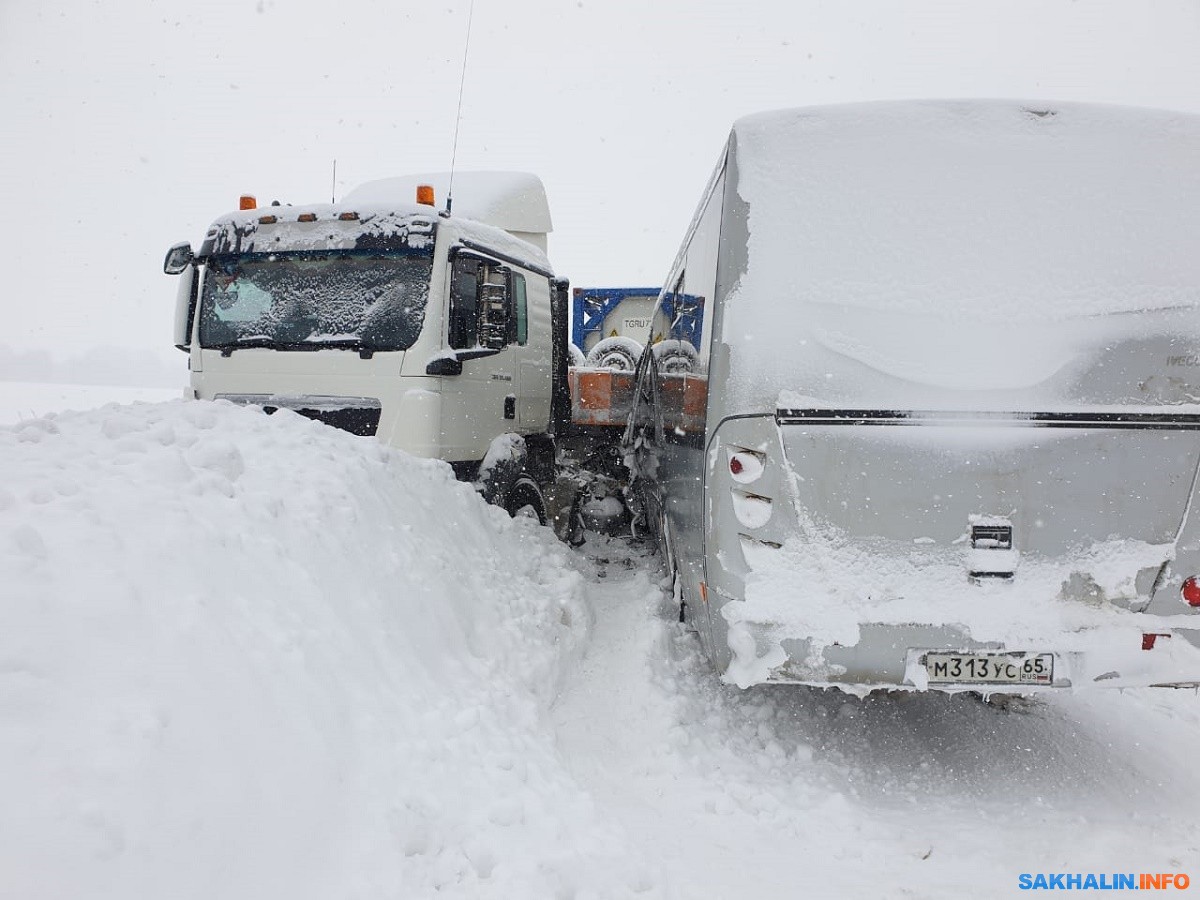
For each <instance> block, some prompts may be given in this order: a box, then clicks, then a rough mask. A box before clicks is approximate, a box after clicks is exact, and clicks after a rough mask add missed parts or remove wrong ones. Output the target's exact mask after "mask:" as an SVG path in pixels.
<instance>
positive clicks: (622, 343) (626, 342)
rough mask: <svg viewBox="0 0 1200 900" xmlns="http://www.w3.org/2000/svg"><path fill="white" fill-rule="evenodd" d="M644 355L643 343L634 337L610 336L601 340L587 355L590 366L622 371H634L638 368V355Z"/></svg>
mask: <svg viewBox="0 0 1200 900" xmlns="http://www.w3.org/2000/svg"><path fill="white" fill-rule="evenodd" d="M641 355H642V345H641V344H639V343H638V342H637V341H635V340H634V339H633V338H627V337H609V338H605V339H604V340H602V341H600V343H598V344H596V346H595V347H593V348H592V351H591V352H590V353H589V354H588V355H587V362H588V365H589V366H595V367H596V368H597V369H616V370H618V371H621V372H632V371H633V370H634V369H635V368H637V361H638V357H640V356H641Z"/></svg>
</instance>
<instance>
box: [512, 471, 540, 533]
mask: <svg viewBox="0 0 1200 900" xmlns="http://www.w3.org/2000/svg"><path fill="white" fill-rule="evenodd" d="M504 508H505V509H506V510H507V511H508V514H509V515H510V516H512V517H513V518H514V519H516V518H519V517H524V518H529V519H537V522H538V524H539V525H545V524H546V500H545V498H544V497H543V496H542V489H541V488H539V487H538V485H537V482H536V481H534V480H533V479H532V478H530V477H529V476H528V475H522V476H520V477H519V478H518V479H517V480H516V481H514V482H513V484H512V487H511V488H509V489H508V493H507V495H506V496H505V498H504Z"/></svg>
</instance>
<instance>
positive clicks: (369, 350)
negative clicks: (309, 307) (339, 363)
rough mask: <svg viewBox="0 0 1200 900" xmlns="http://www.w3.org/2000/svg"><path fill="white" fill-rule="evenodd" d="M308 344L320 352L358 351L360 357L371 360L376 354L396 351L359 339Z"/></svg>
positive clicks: (340, 339) (310, 342) (342, 339)
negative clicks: (325, 350) (327, 350)
mask: <svg viewBox="0 0 1200 900" xmlns="http://www.w3.org/2000/svg"><path fill="white" fill-rule="evenodd" d="M308 344H309V345H310V346H312V347H315V348H317V349H318V350H324V349H326V348H329V349H332V350H357V351H358V355H359V357H360V358H362V359H370V358H371V357H372V356H374V355H375V354H376V353H381V352H385V351H388V350H395V349H396V348H395V347H380V346H379V345H378V344H371V343H368V342H367V341H361V340H359V339H358V338H337V339H335V340H332V341H320V340H317V341H309V342H308Z"/></svg>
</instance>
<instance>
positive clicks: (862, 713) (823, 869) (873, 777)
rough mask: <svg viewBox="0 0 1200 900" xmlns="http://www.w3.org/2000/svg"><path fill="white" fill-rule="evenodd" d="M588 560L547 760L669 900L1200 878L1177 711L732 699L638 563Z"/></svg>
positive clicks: (1083, 701) (1197, 722)
mask: <svg viewBox="0 0 1200 900" xmlns="http://www.w3.org/2000/svg"><path fill="white" fill-rule="evenodd" d="M583 552H584V553H585V554H588V555H591V556H593V557H599V558H600V559H604V560H608V562H604V563H594V564H595V566H596V573H597V574H598V573H599V572H604V573H605V577H603V578H598V577H597V578H593V579H592V581H591V582H590V585H589V591H590V595H591V605H592V607H593V609H594V610H595V615H596V618H597V623H596V627H595V631H594V634H593V636H592V640H591V642H590V644H589V647H588V650H587V655H586V657H585V659H584V660H583V662H582V663H581V665H580V666H579V667H578V669H577V670H576V671H575V673H574V675H573V677H572V679H571V681H570V683H569V685H568V687H567V689H566V690H565V691H564V693H563V694H562V696H561V697H560V698H559V700H558V702H557V703H556V705H555V707H554V721H555V727H556V729H557V732H558V743H559V748H560V751H561V752H562V754H563V756H564V758H565V759H566V761H567V765H568V767H569V768H570V770H571V772H572V773H573V774H574V775H575V777H576V778H577V779H578V780H579V781H580V783H581V784H582V785H583V786H585V787H586V789H587V790H588V791H589V792H590V793H591V794H592V796H593V797H594V798H595V801H596V803H597V804H598V806H599V808H600V809H601V811H602V812H603V815H604V817H605V818H607V819H611V820H613V821H616V822H620V823H621V824H622V827H623V828H624V829H625V831H626V833H627V834H628V835H629V837H630V839H631V843H632V844H633V845H634V846H636V847H637V848H639V851H640V852H641V853H642V854H643V855H644V856H645V858H646V859H647V860H650V861H652V863H653V864H656V865H657V867H658V872H659V877H660V879H661V884H662V885H664V886H665V888H666V892H667V895H668V896H670V897H679V898H686V897H695V896H702V895H703V896H720V897H746V898H756V900H766V898H775V897H779V898H795V897H798V896H814V897H963V896H982V897H995V896H1009V895H1017V894H1019V893H1020V891H1019V890H1018V885H1017V877H1018V875H1019V874H1020V873H1036V872H1081V873H1087V872H1095V873H1101V872H1107V873H1113V872H1142V871H1150V872H1158V871H1164V872H1166V871H1184V872H1192V873H1195V872H1196V871H1198V870H1200V833H1198V832H1197V829H1196V827H1195V826H1196V822H1197V812H1198V811H1200V775H1198V773H1197V769H1196V766H1195V765H1194V760H1195V759H1196V755H1197V752H1200V700H1198V699H1197V697H1196V695H1195V694H1194V693H1193V692H1191V691H1128V692H1125V693H1116V692H1098V693H1090V694H1083V695H1077V696H1063V697H1055V698H1051V699H1045V700H1043V699H1038V700H1031V701H1027V702H1020V703H1016V704H1013V705H1011V706H1010V707H1008V708H1001V707H1000V706H998V705H991V704H985V703H983V702H981V701H980V700H978V699H975V698H972V697H969V696H965V695H960V696H954V697H949V696H942V695H936V694H935V695H915V694H892V695H889V694H879V695H872V696H870V697H868V698H866V699H863V700H859V699H856V698H854V697H849V696H845V695H842V694H840V693H838V692H821V691H815V690H812V689H808V688H803V687H794V686H775V687H762V688H755V689H751V690H749V691H740V690H738V689H737V688H735V687H730V686H726V685H722V684H720V683H719V682H718V681H717V680H716V679H715V677H714V676H713V675H712V674H711V672H710V671H708V670H707V668H706V665H705V663H704V662H703V658H702V656H701V654H700V651H699V645H698V643H697V642H696V640H695V638H694V636H693V635H692V634H690V633H688V632H687V631H686V630H685V629H684V628H683V626H681V625H678V624H677V623H675V622H674V621H673V618H674V616H673V610H671V609H670V608H669V602H668V601H666V600H665V594H664V592H663V590H662V588H661V586H660V585H659V584H657V583H656V579H657V578H658V576H659V574H660V573H659V572H658V570H657V567H656V560H655V558H654V557H652V556H649V555H647V553H646V551H645V549H644V548H638V547H632V548H628V549H627V550H625V551H624V552H623V550H622V547H621V546H620V544H619V543H618V542H613V541H603V540H601V541H599V542H594V543H592V544H590V545H586V546H585V547H584V548H583Z"/></svg>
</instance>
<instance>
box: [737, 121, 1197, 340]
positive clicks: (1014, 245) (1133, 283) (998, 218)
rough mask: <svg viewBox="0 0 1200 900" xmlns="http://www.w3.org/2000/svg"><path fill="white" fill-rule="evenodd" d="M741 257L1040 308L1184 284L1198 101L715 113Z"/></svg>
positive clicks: (992, 303)
mask: <svg viewBox="0 0 1200 900" xmlns="http://www.w3.org/2000/svg"><path fill="white" fill-rule="evenodd" d="M733 143H734V154H735V155H736V160H737V170H738V173H739V180H738V183H737V191H738V194H739V195H740V196H741V198H742V199H743V200H745V201H746V202H747V203H748V204H749V207H750V211H749V217H750V222H749V230H750V238H749V248H748V251H749V253H748V255H749V259H748V262H749V271H748V274H749V275H751V276H753V277H755V278H756V279H757V278H758V277H759V276H765V277H767V278H769V279H770V280H771V281H772V282H773V287H775V288H778V287H781V286H783V285H782V284H780V283H779V282H783V283H786V286H787V288H789V294H790V296H793V297H795V298H796V299H797V300H800V301H805V300H811V301H813V302H828V301H830V300H834V299H836V302H837V303H839V304H847V305H854V306H862V307H867V308H873V309H874V308H879V309H887V310H890V311H900V310H908V311H915V312H927V311H932V310H938V311H946V310H948V309H949V310H953V311H954V312H955V314H960V315H964V316H967V317H970V318H986V319H992V320H1003V321H1009V320H1011V319H1012V317H1013V316H1014V315H1017V316H1019V317H1021V318H1033V319H1038V320H1044V319H1046V318H1053V319H1063V318H1068V317H1072V316H1075V315H1088V314H1095V313H1105V312H1119V311H1127V310H1130V309H1137V310H1142V309H1157V308H1165V307H1172V306H1177V305H1180V303H1181V302H1186V303H1188V304H1192V303H1196V302H1197V301H1198V300H1200V253H1196V252H1195V235H1196V234H1197V233H1198V232H1200V165H1198V163H1200V116H1196V115H1189V114H1183V113H1172V112H1164V111H1158V110H1144V109H1134V108H1127V107H1117V106H1102V105H1087V104H1077V103H1066V104H1045V103H1040V104H1039V103H1023V102H1018V101H1006V100H982V101H980V100H971V101H968V100H947V101H909V102H883V103H864V104H851V105H843V106H831V107H824V108H807V109H794V110H782V111H778V112H770V113H761V114H758V115H753V116H747V117H745V118H743V119H740V120H739V121H738V122H736V123H735V125H734V128H733Z"/></svg>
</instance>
